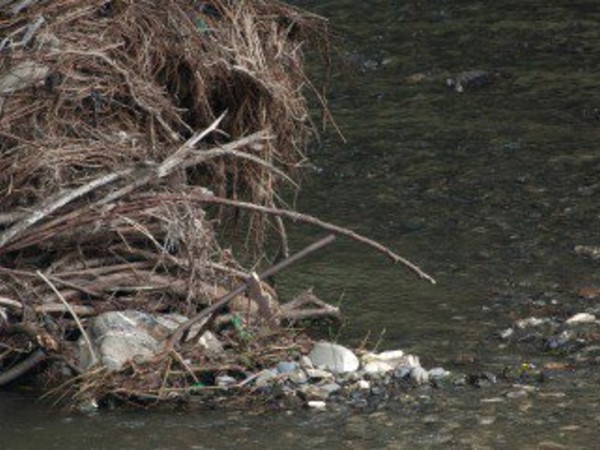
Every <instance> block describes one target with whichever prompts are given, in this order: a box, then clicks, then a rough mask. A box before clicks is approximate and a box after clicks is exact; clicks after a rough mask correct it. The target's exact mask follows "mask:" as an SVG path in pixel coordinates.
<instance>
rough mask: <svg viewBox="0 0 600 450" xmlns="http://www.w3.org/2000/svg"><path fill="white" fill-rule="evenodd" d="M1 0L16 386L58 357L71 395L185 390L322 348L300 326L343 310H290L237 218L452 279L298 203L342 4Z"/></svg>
mask: <svg viewBox="0 0 600 450" xmlns="http://www.w3.org/2000/svg"><path fill="white" fill-rule="evenodd" d="M0 5H1V6H0V55H1V59H0V312H1V314H2V317H1V318H0V320H1V321H2V328H1V332H2V343H1V345H2V354H1V355H0V367H1V369H2V373H1V374H0V385H2V384H6V383H9V382H11V381H13V380H15V379H17V378H19V377H20V376H22V375H23V374H25V373H27V372H29V371H30V370H31V369H33V368H36V369H40V368H43V369H44V373H45V375H46V376H45V380H46V383H47V386H46V387H47V389H52V388H53V389H55V391H54V392H56V393H58V394H60V395H66V394H69V396H68V397H67V398H74V399H104V398H107V397H109V396H113V397H114V396H117V397H120V398H123V399H126V400H132V399H133V400H142V401H145V400H148V399H152V400H165V399H174V398H176V399H181V398H187V396H188V395H189V394H190V392H192V388H194V387H196V389H195V391H197V390H198V389H197V387H199V386H202V387H203V388H208V387H211V386H218V383H217V381H216V380H218V377H219V376H225V375H227V376H233V377H234V378H236V379H238V378H240V377H241V376H242V375H241V374H247V373H248V372H249V371H250V372H252V371H253V370H255V369H262V368H265V367H269V366H270V364H272V363H275V362H277V361H281V360H283V359H285V358H284V356H285V355H288V354H290V353H295V354H296V353H297V354H305V353H307V352H308V351H309V350H310V347H311V346H312V342H311V341H310V339H309V338H308V337H306V336H305V335H304V334H302V333H300V332H297V331H295V330H293V329H290V328H284V327H282V326H281V323H282V322H285V321H295V320H298V319H302V318H306V317H323V316H328V317H338V315H339V311H338V310H337V308H335V307H333V306H330V305H328V304H326V303H324V302H322V301H320V300H318V299H317V298H316V297H315V296H314V295H312V294H311V293H304V294H302V295H300V296H299V297H298V298H297V299H296V300H294V301H293V302H291V303H288V304H285V305H280V304H279V302H278V301H277V296H276V293H275V292H274V291H273V289H272V288H270V287H269V286H268V285H266V284H265V283H264V282H263V281H262V278H264V275H265V274H263V276H258V275H256V274H254V273H252V272H249V271H244V270H242V268H241V267H240V266H239V264H238V263H237V262H236V261H235V259H234V257H233V256H232V255H231V252H230V251H228V250H226V249H223V248H222V247H221V246H220V245H219V242H218V240H217V238H216V233H217V232H219V233H221V232H222V231H223V230H225V229H228V227H229V228H230V226H231V223H232V222H234V223H238V224H239V223H243V224H245V227H246V229H247V230H248V232H247V235H248V239H247V241H248V242H249V243H251V244H253V248H255V249H258V250H259V251H261V250H262V249H263V248H264V243H265V235H266V233H267V231H268V230H269V229H273V230H274V231H275V234H276V235H278V236H279V237H280V246H281V250H280V252H281V254H283V255H284V256H288V253H289V251H288V244H287V237H286V232H285V228H284V225H283V221H282V219H283V218H291V219H293V220H295V221H304V222H308V223H311V224H313V225H317V226H320V227H322V228H325V229H328V230H330V231H334V232H336V233H339V234H344V235H347V236H349V237H351V238H353V239H356V240H358V241H361V242H363V243H365V244H367V245H371V246H372V247H374V248H376V249H377V250H379V251H381V252H383V253H384V254H386V255H387V256H389V257H391V258H392V259H393V260H394V261H395V262H400V263H402V264H404V265H405V266H407V267H408V268H409V269H410V270H412V271H414V272H416V273H417V274H418V275H419V276H421V277H422V278H425V279H428V280H430V281H433V280H432V279H431V278H430V277H429V276H428V275H427V274H425V273H424V272H422V271H421V270H420V269H419V268H418V267H416V266H414V265H412V264H411V263H410V262H408V261H406V260H404V259H403V258H401V257H400V256H398V255H396V254H395V253H393V252H392V251H391V250H389V249H387V248H386V247H383V246H381V245H380V244H378V243H376V242H373V241H371V240H369V239H367V238H364V237H362V236H359V235H357V234H355V233H353V232H351V231H349V230H346V229H343V228H340V227H337V226H335V225H332V224H328V223H325V222H322V221H320V220H318V219H316V218H314V217H310V216H307V215H303V214H299V213H296V212H294V211H290V210H287V209H283V208H281V207H280V205H281V204H282V202H281V201H280V199H279V197H278V195H277V192H278V189H279V188H280V186H281V185H282V183H283V182H289V183H292V184H294V181H293V180H292V177H293V175H294V173H295V171H296V170H297V168H298V167H299V166H300V164H301V163H302V161H303V159H304V157H303V154H302V151H303V149H304V147H305V145H306V143H307V140H308V139H309V137H310V134H311V130H312V127H311V124H310V121H309V115H308V110H307V102H306V98H305V93H304V91H303V88H306V87H310V86H311V84H310V82H309V80H308V79H307V78H306V76H305V74H304V72H303V69H302V67H303V50H304V45H305V43H306V42H307V41H308V40H309V38H310V39H311V40H313V41H315V40H316V41H317V42H326V22H325V20H323V19H322V18H320V17H317V16H314V15H310V14H308V13H305V12H302V11H300V10H298V9H296V8H293V7H290V6H288V5H285V4H282V3H280V2H277V1H275V0H253V1H245V2H237V1H233V0H219V1H212V2H198V1H195V0H165V1H162V2H155V1H128V0H119V1H117V0H113V1H110V0H109V1H106V0H103V1H97V0H95V1H94V0H68V1H67V0H57V1H52V2H44V1H27V2H23V1H5V2H1V4H0ZM313 93H314V94H315V95H316V96H317V98H319V99H320V97H319V95H318V93H317V92H316V91H315V90H313ZM198 130H200V131H198ZM232 211H233V213H232ZM239 211H246V212H247V215H246V216H244V217H245V218H243V219H241V222H240V219H239V217H238V216H239V214H238V212H239ZM234 219H235V220H234ZM240 226H241V225H240ZM331 240H332V238H326V239H324V240H322V241H319V242H318V243H316V244H315V245H314V246H312V247H311V248H309V249H307V250H306V251H305V252H304V253H303V252H300V254H299V255H297V256H292V257H291V258H289V259H286V260H284V261H283V263H281V264H279V265H276V266H274V267H273V270H272V271H271V272H269V271H267V272H269V273H273V272H274V271H276V270H280V269H281V268H283V267H285V266H286V265H287V264H290V263H291V262H293V261H295V260H297V259H298V258H299V257H303V256H304V255H306V254H308V253H310V252H311V251H314V250H315V249H318V248H320V247H322V246H323V245H325V244H327V243H329V242H331ZM236 285H237V288H236ZM244 292H246V294H244Z"/></svg>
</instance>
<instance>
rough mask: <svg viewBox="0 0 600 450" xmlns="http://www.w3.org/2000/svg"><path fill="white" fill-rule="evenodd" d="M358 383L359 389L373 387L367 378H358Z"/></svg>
mask: <svg viewBox="0 0 600 450" xmlns="http://www.w3.org/2000/svg"><path fill="white" fill-rule="evenodd" d="M356 385H357V386H358V388H359V389H363V390H366V389H371V383H369V382H368V381H367V380H358V383H356Z"/></svg>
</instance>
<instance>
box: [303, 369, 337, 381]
mask: <svg viewBox="0 0 600 450" xmlns="http://www.w3.org/2000/svg"><path fill="white" fill-rule="evenodd" d="M306 375H308V377H309V378H311V379H313V380H323V379H330V378H335V376H334V375H333V374H332V373H331V372H327V371H326V370H321V369H306Z"/></svg>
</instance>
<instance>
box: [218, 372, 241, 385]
mask: <svg viewBox="0 0 600 450" xmlns="http://www.w3.org/2000/svg"><path fill="white" fill-rule="evenodd" d="M215 384H216V385H217V386H232V385H234V384H237V380H236V379H235V378H233V377H230V376H229V375H223V376H220V377H217V378H216V379H215Z"/></svg>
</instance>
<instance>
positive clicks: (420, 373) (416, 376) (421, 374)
mask: <svg viewBox="0 0 600 450" xmlns="http://www.w3.org/2000/svg"><path fill="white" fill-rule="evenodd" d="M410 378H411V379H412V380H413V381H414V382H415V383H417V384H425V383H427V382H428V381H429V373H428V372H427V371H426V370H425V369H423V368H422V367H420V366H419V367H413V368H412V369H411V371H410Z"/></svg>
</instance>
